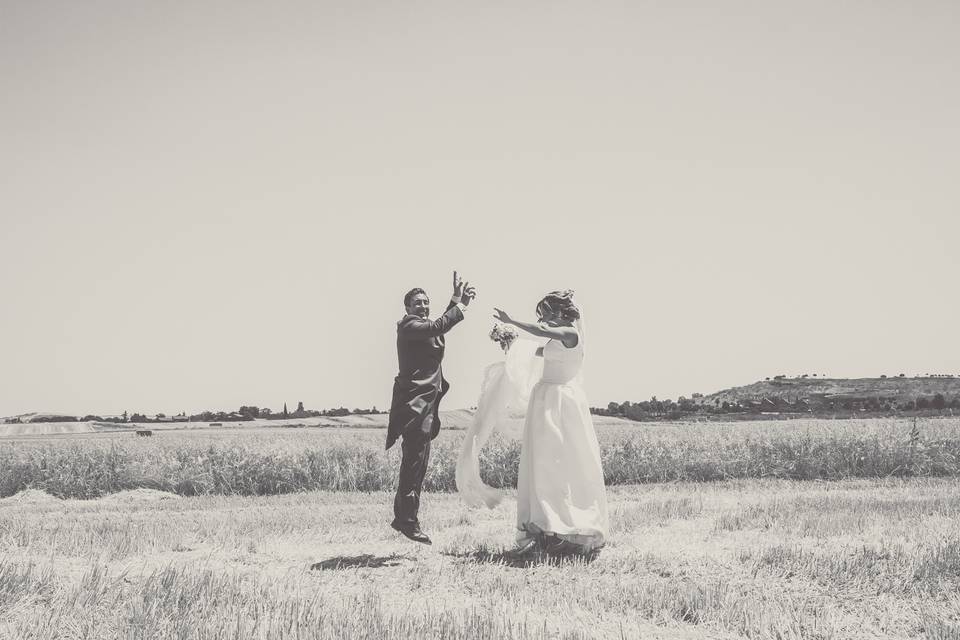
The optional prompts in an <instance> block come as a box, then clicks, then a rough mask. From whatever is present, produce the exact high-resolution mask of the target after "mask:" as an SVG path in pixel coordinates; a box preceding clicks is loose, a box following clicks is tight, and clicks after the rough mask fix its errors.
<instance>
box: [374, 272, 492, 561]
mask: <svg viewBox="0 0 960 640" xmlns="http://www.w3.org/2000/svg"><path fill="white" fill-rule="evenodd" d="M476 295H477V294H476V291H475V290H474V288H473V287H471V286H470V284H469V283H466V284H464V283H463V282H462V281H461V280H460V278H459V277H458V276H457V272H456V271H454V272H453V297H452V298H451V299H450V304H449V305H448V306H447V310H446V311H445V312H444V314H443V315H442V316H440V317H439V318H437V319H436V320H433V321H431V320H430V317H429V316H430V298H429V297H428V296H427V294H426V292H425V291H424V290H423V289H412V290H410V291H409V292H408V293H407V295H406V296H404V298H403V305H404V307H406V311H407V313H406V315H405V316H403V318H402V319H401V320H400V322H398V323H397V360H398V361H399V365H400V372H399V374H398V375H397V377H396V379H395V380H394V383H393V401H392V402H391V405H390V424H389V426H388V427H387V449H389V448H390V447H392V446H393V443H394V442H396V441H397V439H398V438H400V437H401V436H403V442H402V445H401V446H402V448H403V459H402V461H401V462H400V479H399V482H398V486H397V495H396V497H395V498H394V501H393V515H394V519H393V522H392V523H390V526H391V527H393V528H394V529H396V530H397V531H399V532H400V533H402V534H403V535H405V536H406V537H408V538H410V539H411V540H414V541H416V542H422V543H424V544H431V542H430V538H429V537H428V536H427V535H426V534H425V533H423V531H421V530H420V521H419V520H418V519H417V512H418V511H419V510H420V490H421V488H422V487H423V476H424V474H425V473H426V471H427V461H428V460H429V458H430V441H431V440H433V439H434V438H436V437H437V434H438V433H440V413H439V411H440V399H441V398H443V396H444V394H446V393H447V390H448V389H449V388H450V384H449V383H448V382H447V381H446V380H445V379H444V377H443V371H442V370H441V368H440V363H441V362H442V361H443V351H444V338H443V334H445V333H446V332H447V331H449V330H450V329H452V328H453V327H454V325H456V324H457V323H458V322H460V321H461V320H463V312H464V311H465V310H466V308H467V305H469V304H470V301H471V300H473V298H474V297H476Z"/></svg>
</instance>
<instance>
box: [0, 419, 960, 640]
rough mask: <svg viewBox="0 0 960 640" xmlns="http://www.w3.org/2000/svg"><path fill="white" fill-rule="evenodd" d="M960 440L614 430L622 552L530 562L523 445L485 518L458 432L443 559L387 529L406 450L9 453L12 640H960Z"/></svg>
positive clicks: (110, 447)
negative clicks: (461, 464) (461, 463)
mask: <svg viewBox="0 0 960 640" xmlns="http://www.w3.org/2000/svg"><path fill="white" fill-rule="evenodd" d="M791 427H792V429H791ZM957 431H958V427H957V424H956V423H954V422H951V421H930V422H927V423H921V424H920V425H918V427H917V428H914V426H913V424H912V423H900V422H896V421H894V422H888V421H863V422H862V423H855V422H843V423H840V422H838V423H812V422H811V423H809V424H796V423H794V424H792V425H791V424H788V423H774V424H771V423H763V424H754V425H751V424H746V425H745V424H722V425H691V426H687V427H684V426H681V425H655V426H653V427H648V426H647V425H644V428H643V430H642V431H627V432H624V431H622V430H621V431H616V432H614V431H606V432H604V431H602V430H601V434H600V438H601V441H602V442H603V449H604V461H605V465H606V466H607V468H606V473H607V479H608V482H609V481H610V480H611V479H612V480H614V482H612V483H611V486H609V487H608V496H609V500H610V512H611V513H610V515H611V531H610V540H609V542H608V544H607V545H606V547H604V548H603V549H602V550H601V551H600V552H599V553H598V554H596V555H595V556H591V557H575V558H566V559H563V560H557V559H552V558H547V557H539V556H536V557H533V558H531V559H530V560H529V561H527V562H521V561H518V560H516V559H515V558H513V557H512V556H511V555H509V554H508V553H506V552H507V550H509V549H510V547H511V546H512V544H513V536H514V531H513V529H514V522H513V518H514V510H515V505H516V503H515V500H514V499H513V497H512V490H511V489H510V488H509V487H510V486H511V476H510V475H509V473H507V471H508V470H507V469H506V465H507V464H508V462H509V460H510V457H509V455H508V452H509V450H510V447H511V446H512V445H511V444H510V443H505V442H499V443H495V444H494V446H493V447H492V448H491V450H490V451H488V454H489V455H488V457H487V459H486V462H485V465H486V466H485V473H486V474H487V475H488V479H491V480H492V481H493V480H500V481H501V482H500V483H501V484H502V485H503V486H505V487H507V489H506V491H507V494H508V498H507V499H506V500H505V501H504V503H503V504H502V505H501V506H499V507H498V508H497V509H494V510H486V509H468V508H466V507H465V506H463V505H462V504H461V503H460V502H459V501H458V498H457V496H456V494H455V493H450V492H449V491H447V490H446V489H447V488H448V485H447V484H445V483H447V482H448V480H447V479H446V478H447V476H446V475H445V474H446V471H445V469H446V468H447V467H448V466H449V465H450V464H452V459H451V456H453V455H455V453H456V445H457V438H458V434H456V433H448V434H444V435H443V436H442V438H443V440H441V442H440V444H441V445H442V446H438V447H437V449H438V451H435V455H434V456H433V466H432V468H431V474H432V475H431V477H430V482H431V483H432V485H431V486H432V488H433V491H432V492H431V493H428V494H426V495H425V496H424V500H423V508H422V511H421V519H422V521H423V523H424V527H425V529H426V530H427V531H428V532H429V533H430V534H431V535H432V537H433V539H434V545H433V546H432V547H425V546H421V545H416V544H414V543H412V542H409V541H407V540H406V539H405V538H402V537H401V536H399V534H397V533H395V532H394V531H393V530H391V529H390V528H389V526H388V524H387V523H388V522H389V521H390V519H391V516H392V513H391V508H392V494H391V493H390V491H389V489H386V490H385V489H384V487H383V486H382V485H383V484H384V483H386V484H390V485H392V483H393V482H394V481H395V478H394V477H393V474H395V472H396V464H397V463H398V459H397V458H396V455H395V454H394V452H387V453H385V452H383V451H382V439H381V437H380V436H382V432H373V433H366V435H365V434H364V433H359V432H351V431H342V430H302V429H298V430H282V431H277V432H270V433H264V432H256V433H246V434H223V433H216V434H209V433H208V434H203V433H191V434H189V435H186V434H173V433H171V434H164V437H155V438H152V439H139V440H138V439H136V438H134V437H126V438H118V437H103V438H91V439H84V440H73V439H50V440H43V441H37V442H29V443H24V442H18V443H15V444H2V445H0V461H2V466H0V476H2V478H3V485H2V486H3V487H4V490H5V491H7V493H6V494H5V495H6V496H7V497H5V498H3V499H0V638H11V639H20V638H37V639H40V638H43V639H47V638H118V639H119V638H124V639H129V638H144V639H146V638H151V639H153V638H184V639H186V638H191V639H193V638H196V639H201V638H202V639H206V638H224V639H226V638H257V639H261V638H262V639H267V638H269V639H273V638H278V639H293V638H335V639H339V638H370V639H373V638H397V639H399V638H436V639H441V638H443V639H446V638H454V639H467V638H491V639H493V638H517V639H519V638H529V639H541V638H564V639H572V638H770V639H774V638H839V639H843V638H905V637H926V638H935V639H944V638H960V525H958V523H960V520H958V517H960V491H958V486H957V480H956V476H955V475H952V474H951V471H952V470H954V469H955V467H951V466H950V465H951V464H956V459H955V458H950V457H949V454H950V452H951V451H955V449H952V448H951V447H952V446H953V444H951V443H955V442H956V440H957ZM125 435H126V434H125ZM824 443H826V444H824ZM830 444H832V445H833V446H834V447H836V448H839V450H840V453H839V454H834V455H832V457H831V456H827V459H826V460H819V459H817V458H816V454H817V452H821V451H824V450H826V447H827V446H828V445H830ZM501 449H502V451H501ZM661 450H663V451H661ZM303 451H308V452H310V451H312V452H314V453H313V454H312V455H315V456H317V457H315V458H313V459H312V460H313V461H312V462H311V464H312V465H314V467H309V466H304V465H305V464H306V463H305V462H304V461H305V460H307V458H302V457H298V456H299V455H300V453H299V452H303ZM323 452H326V453H325V454H324V455H326V456H327V457H323V456H321V453H323ZM336 452H339V453H336ZM346 452H353V453H352V454H351V455H352V456H353V457H349V456H347V455H346ZM787 452H793V454H792V457H791V456H788V455H787ZM734 454H737V455H738V456H740V457H739V458H738V457H736V456H735V455H734ZM631 456H632V457H631ZM851 456H852V457H851ZM198 458H199V460H198ZM211 460H214V461H216V462H215V463H213V462H210V461H211ZM270 461H274V464H275V466H276V467H279V469H280V470H275V471H273V472H272V475H271V474H270V473H267V471H265V470H264V469H261V467H268V466H270ZM790 461H793V462H790ZM13 463H15V464H19V465H22V466H21V467H18V468H19V469H21V470H23V469H27V470H33V471H31V473H34V474H36V475H34V476H31V478H32V479H33V481H32V482H31V483H28V484H29V486H20V487H16V483H13V482H12V481H11V480H10V478H12V477H14V475H13V472H11V470H10V465H11V464H13ZM161 463H162V465H165V466H158V465H160V464H161ZM175 463H176V464H179V465H181V466H180V473H181V475H179V476H177V475H176V471H177V467H175V466H174V464H175ZM788 463H789V464H788ZM111 464H112V466H111ZM30 465H33V466H30ZM138 465H139V466H138ZM284 465H286V466H284ZM323 465H327V467H323ZM498 465H503V467H504V468H503V470H502V471H503V473H502V475H501V476H498V475H497V474H498V473H500V471H498V468H499V467H498ZM737 465H739V466H737ZM891 465H895V466H893V467H892V468H895V469H898V470H897V471H896V472H894V473H882V474H875V475H873V476H869V475H868V472H870V473H872V472H876V471H879V470H883V469H890V468H891ZM937 465H940V466H937ZM311 468H313V469H314V471H312V472H310V473H313V474H314V475H310V474H309V473H308V474H307V475H302V476H298V475H297V474H298V473H301V474H302V473H305V472H304V469H307V470H309V469H311ZM321 468H324V469H326V470H325V471H323V472H322V473H321ZM198 469H201V470H205V473H206V474H207V475H203V474H198V473H197V470H198ZM230 469H233V471H232V472H230V471H229V470H230ZM718 469H720V470H726V473H727V477H726V478H725V479H724V478H717V477H715V474H716V473H718V471H717V470H718ZM731 469H733V470H736V469H740V470H741V471H740V473H742V474H744V475H743V476H742V477H738V476H737V475H736V474H735V473H731V472H730V470H731ZM758 469H762V470H763V474H759V472H758V471H757V470H758ZM39 470H43V471H44V472H45V473H46V475H41V474H40V471H39ZM158 470H162V473H171V474H173V477H174V478H179V480H178V481H177V482H185V480H184V479H191V482H192V484H177V483H173V482H172V481H171V482H172V484H170V486H169V487H167V488H163V487H162V486H145V484H143V483H141V485H139V486H134V487H126V488H125V487H123V486H120V484H122V483H121V480H123V479H127V480H129V479H131V478H132V479H137V478H139V479H140V480H141V481H143V480H145V479H149V480H150V481H151V482H153V483H154V484H160V485H162V484H163V483H162V482H160V480H162V475H157V474H159V473H161V472H160V471H158ZM851 470H854V471H857V470H859V472H860V473H861V477H858V476H857V474H856V473H853V472H851ZM228 472H229V473H228ZM748 472H749V473H754V474H757V475H760V477H750V476H749V475H746V474H747V473H748ZM231 474H232V475H231ZM616 474H622V475H620V476H618V475H616ZM679 474H687V475H688V476H691V477H689V478H677V477H676V476H678V475H679ZM805 475H809V476H810V477H811V479H797V478H798V477H800V478H802V477H804V476H805ZM820 476H824V477H820ZM298 477H300V478H303V480H302V482H301V484H300V485H297V484H296V482H294V481H292V480H291V479H296V478H298ZM271 478H272V479H273V480H270V479H271ZM664 478H666V479H667V480H668V481H662V479H664ZM254 479H255V480H254ZM320 479H322V482H326V483H330V484H334V485H336V483H340V484H342V485H343V486H342V487H339V489H345V488H349V490H335V489H337V487H334V490H331V489H329V488H327V489H318V488H316V487H312V488H311V487H309V485H308V480H309V482H314V483H317V484H319V483H320V482H321V480H320ZM268 480H270V481H269V482H268ZM280 480H284V481H285V482H288V483H290V484H279V482H280ZM620 480H630V482H620ZM271 482H272V483H273V484H271ZM364 482H365V483H367V484H366V485H363V484H362V483H364ZM111 483H112V484H111ZM358 485H359V486H361V487H364V486H366V487H368V488H369V490H356V488H357V486H358ZM185 487H190V489H189V490H186V489H184V488H185ZM14 488H15V489H16V490H15V491H14V490H13V489H14ZM178 488H179V489H181V491H177V489H178ZM305 488H306V489H305ZM110 489H115V490H110ZM171 489H173V490H171ZM58 494H59V495H58ZM71 494H73V495H76V496H84V497H85V498H87V499H78V498H77V497H68V496H70V495H71ZM93 495H96V496H98V497H95V498H93V497H90V496H93Z"/></svg>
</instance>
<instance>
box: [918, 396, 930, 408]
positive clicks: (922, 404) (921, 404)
mask: <svg viewBox="0 0 960 640" xmlns="http://www.w3.org/2000/svg"><path fill="white" fill-rule="evenodd" d="M929 408H930V401H929V400H927V399H926V398H924V397H923V396H919V397H918V398H917V409H929Z"/></svg>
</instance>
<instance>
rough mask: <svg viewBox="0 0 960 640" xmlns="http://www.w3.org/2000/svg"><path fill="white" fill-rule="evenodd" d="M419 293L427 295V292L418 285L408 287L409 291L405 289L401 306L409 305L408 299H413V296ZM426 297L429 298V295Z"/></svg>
mask: <svg viewBox="0 0 960 640" xmlns="http://www.w3.org/2000/svg"><path fill="white" fill-rule="evenodd" d="M421 293H422V294H423V295H425V296H426V295H427V292H426V291H424V290H423V289H421V288H420V287H416V288H414V289H410V291H407V295H405V296H403V306H405V307H409V306H410V301H411V300H413V296H415V295H419V294H421ZM427 297H428V298H429V297H430V296H427Z"/></svg>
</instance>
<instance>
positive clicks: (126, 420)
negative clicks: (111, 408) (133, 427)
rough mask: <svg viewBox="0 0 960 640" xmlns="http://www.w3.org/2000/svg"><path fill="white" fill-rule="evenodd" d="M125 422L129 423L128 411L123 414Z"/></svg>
mask: <svg viewBox="0 0 960 640" xmlns="http://www.w3.org/2000/svg"><path fill="white" fill-rule="evenodd" d="M123 421H124V422H128V421H129V418H128V417H127V412H126V411H124V412H123Z"/></svg>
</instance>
